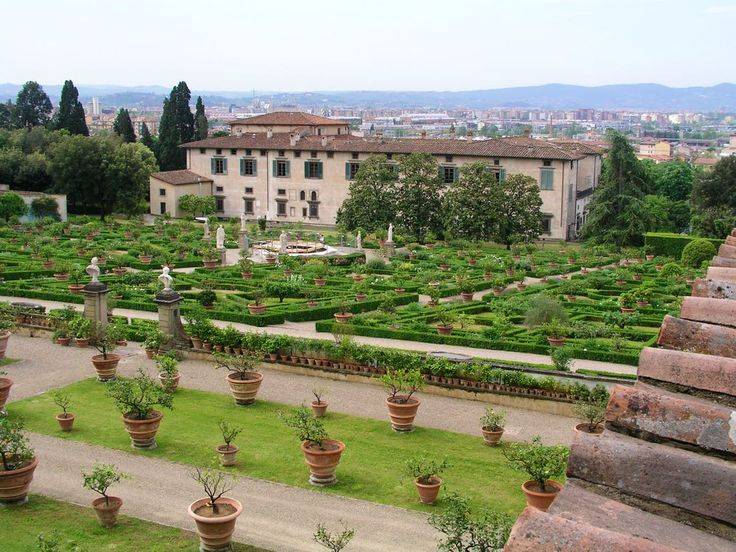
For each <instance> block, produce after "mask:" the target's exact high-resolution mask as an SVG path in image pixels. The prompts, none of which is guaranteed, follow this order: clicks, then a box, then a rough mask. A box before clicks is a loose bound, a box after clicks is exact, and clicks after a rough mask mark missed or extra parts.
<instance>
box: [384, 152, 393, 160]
mask: <svg viewBox="0 0 736 552" xmlns="http://www.w3.org/2000/svg"><path fill="white" fill-rule="evenodd" d="M393 158H394V154H393V153H387V154H386V159H388V160H389V161H391V159H393Z"/></svg>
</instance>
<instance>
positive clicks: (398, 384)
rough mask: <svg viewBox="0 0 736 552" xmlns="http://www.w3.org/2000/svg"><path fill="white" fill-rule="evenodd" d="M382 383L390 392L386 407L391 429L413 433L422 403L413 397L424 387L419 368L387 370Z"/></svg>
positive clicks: (409, 367)
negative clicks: (415, 419)
mask: <svg viewBox="0 0 736 552" xmlns="http://www.w3.org/2000/svg"><path fill="white" fill-rule="evenodd" d="M381 383H383V385H384V387H386V389H388V392H389V396H388V398H387V399H386V406H388V415H389V417H390V418H391V427H392V428H393V430H394V431H404V432H406V431H412V430H413V429H414V418H415V417H416V415H417V410H418V409H419V404H420V402H421V401H420V400H419V399H418V398H417V397H414V396H413V395H414V393H416V392H417V391H418V390H420V389H421V388H422V387H423V386H424V380H423V379H422V373H421V371H420V370H419V367H418V366H408V367H403V368H401V369H396V368H386V373H385V374H384V375H383V376H381Z"/></svg>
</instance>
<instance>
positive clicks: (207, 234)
mask: <svg viewBox="0 0 736 552" xmlns="http://www.w3.org/2000/svg"><path fill="white" fill-rule="evenodd" d="M204 239H206V240H208V239H210V221H209V219H204Z"/></svg>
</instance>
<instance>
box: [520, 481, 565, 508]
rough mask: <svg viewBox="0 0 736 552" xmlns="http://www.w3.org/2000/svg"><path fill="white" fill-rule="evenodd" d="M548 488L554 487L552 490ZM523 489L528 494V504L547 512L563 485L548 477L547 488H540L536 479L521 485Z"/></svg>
mask: <svg viewBox="0 0 736 552" xmlns="http://www.w3.org/2000/svg"><path fill="white" fill-rule="evenodd" d="M546 489H552V491H546ZM521 490H522V491H524V494H525V495H526V503H527V505H529V506H531V507H533V508H537V509H538V510H542V511H545V512H546V511H547V508H549V507H550V504H552V501H553V500H554V499H555V497H556V496H557V493H559V492H560V491H561V490H562V485H560V484H559V483H558V482H557V481H552V480H551V479H548V480H547V482H546V483H545V489H544V490H540V489H539V485H538V484H537V482H536V481H527V482H526V483H524V484H523V485H522V486H521Z"/></svg>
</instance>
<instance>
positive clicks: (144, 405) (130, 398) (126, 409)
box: [106, 369, 173, 420]
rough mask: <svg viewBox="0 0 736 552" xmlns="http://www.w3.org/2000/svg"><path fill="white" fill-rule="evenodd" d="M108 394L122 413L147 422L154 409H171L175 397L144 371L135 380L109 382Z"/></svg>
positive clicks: (117, 379)
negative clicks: (158, 407)
mask: <svg viewBox="0 0 736 552" xmlns="http://www.w3.org/2000/svg"><path fill="white" fill-rule="evenodd" d="M106 385H107V389H106V393H107V396H108V397H110V398H111V399H112V400H113V402H114V403H115V407H116V408H117V409H118V410H119V411H120V413H121V414H122V415H123V416H125V417H127V418H131V419H134V420H147V419H149V418H150V417H151V414H152V412H153V410H154V407H156V406H160V407H163V408H168V409H171V408H172V406H173V396H172V395H171V393H169V392H168V391H167V390H166V389H164V388H163V387H162V386H161V385H159V384H158V383H156V382H155V381H154V380H153V379H152V378H151V377H150V376H149V375H148V374H146V373H145V372H144V371H143V370H142V369H141V370H140V371H139V372H138V375H136V376H135V377H133V378H122V377H118V378H116V379H114V380H112V381H109V382H107V384H106Z"/></svg>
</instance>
